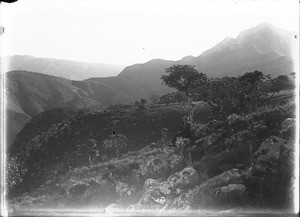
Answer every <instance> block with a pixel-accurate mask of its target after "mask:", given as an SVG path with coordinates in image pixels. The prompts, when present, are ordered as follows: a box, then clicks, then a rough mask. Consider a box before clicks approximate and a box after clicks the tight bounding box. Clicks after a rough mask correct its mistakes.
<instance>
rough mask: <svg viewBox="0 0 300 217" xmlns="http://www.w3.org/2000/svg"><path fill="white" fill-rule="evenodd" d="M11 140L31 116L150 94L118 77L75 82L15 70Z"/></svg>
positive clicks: (10, 86)
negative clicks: (56, 109) (47, 111)
mask: <svg viewBox="0 0 300 217" xmlns="http://www.w3.org/2000/svg"><path fill="white" fill-rule="evenodd" d="M6 86H7V110H8V123H9V124H8V143H10V142H12V140H13V138H14V136H15V135H16V133H17V132H19V130H21V129H22V127H23V126H24V123H25V122H27V121H28V120H29V119H30V118H31V117H34V116H35V115H36V114H38V113H40V112H43V111H45V110H49V109H53V108H58V107H70V108H73V109H82V108H88V109H91V110H99V109H103V108H105V107H107V106H109V105H112V104H116V103H132V102H134V101H135V100H138V99H140V98H142V97H147V95H146V93H145V91H144V90H143V89H142V88H141V87H137V86H134V85H128V84H127V82H124V81H122V80H121V79H117V78H116V77H108V78H95V79H88V80H84V81H72V80H68V79H65V78H60V77H54V76H50V75H44V74H39V73H33V72H27V71H12V72H8V73H7V76H6Z"/></svg>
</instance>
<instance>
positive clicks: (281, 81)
mask: <svg viewBox="0 0 300 217" xmlns="http://www.w3.org/2000/svg"><path fill="white" fill-rule="evenodd" d="M290 86H291V85H290V80H289V77H288V76H287V75H279V76H278V77H277V78H275V79H273V80H272V81H271V88H270V89H271V92H277V93H279V92H280V91H281V90H286V89H288V88H289V87H290Z"/></svg>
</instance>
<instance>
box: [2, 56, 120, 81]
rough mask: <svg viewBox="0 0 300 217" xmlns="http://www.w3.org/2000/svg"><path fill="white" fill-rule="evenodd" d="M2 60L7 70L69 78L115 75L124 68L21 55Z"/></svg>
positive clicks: (79, 78) (78, 78) (80, 78)
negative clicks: (5, 63) (6, 64)
mask: <svg viewBox="0 0 300 217" xmlns="http://www.w3.org/2000/svg"><path fill="white" fill-rule="evenodd" d="M4 61H6V62H7V63H8V70H9V71H15V70H22V71H30V72H38V73H41V74H46V75H53V76H58V77H62V78H67V79H71V80H84V79H88V78H95V77H97V78H98V77H110V76H116V75H117V74H119V73H120V72H121V71H122V70H123V69H124V68H125V66H121V65H113V64H104V63H88V62H78V61H71V60H59V59H51V58H36V57H33V56H21V55H16V56H9V57H5V58H4Z"/></svg>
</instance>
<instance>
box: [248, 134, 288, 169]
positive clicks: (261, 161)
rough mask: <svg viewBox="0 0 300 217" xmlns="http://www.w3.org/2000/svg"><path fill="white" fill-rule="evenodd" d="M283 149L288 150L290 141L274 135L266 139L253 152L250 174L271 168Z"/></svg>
mask: <svg viewBox="0 0 300 217" xmlns="http://www.w3.org/2000/svg"><path fill="white" fill-rule="evenodd" d="M284 149H285V150H288V151H290V150H291V149H292V143H291V142H289V141H286V140H284V139H282V138H279V137H276V136H271V137H269V138H268V139H266V140H265V141H264V142H263V143H262V144H261V146H260V147H259V149H258V150H257V151H256V152H255V153H254V156H253V165H252V167H251V171H252V173H253V174H252V175H255V173H260V172H267V171H268V170H273V169H274V168H273V167H274V166H275V165H276V162H278V161H279V158H280V154H281V153H282V151H283V150H284Z"/></svg>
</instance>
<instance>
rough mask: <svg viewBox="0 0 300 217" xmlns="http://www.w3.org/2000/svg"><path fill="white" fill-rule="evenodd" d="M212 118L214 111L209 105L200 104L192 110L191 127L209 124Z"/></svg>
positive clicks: (202, 102)
mask: <svg viewBox="0 0 300 217" xmlns="http://www.w3.org/2000/svg"><path fill="white" fill-rule="evenodd" d="M211 117H212V111H211V108H210V107H209V105H208V104H207V103H206V102H204V101H201V102H198V104H197V105H195V107H194V108H193V109H192V111H191V114H190V120H191V125H192V126H194V125H202V124H207V123H208V122H209V121H210V119H211Z"/></svg>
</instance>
